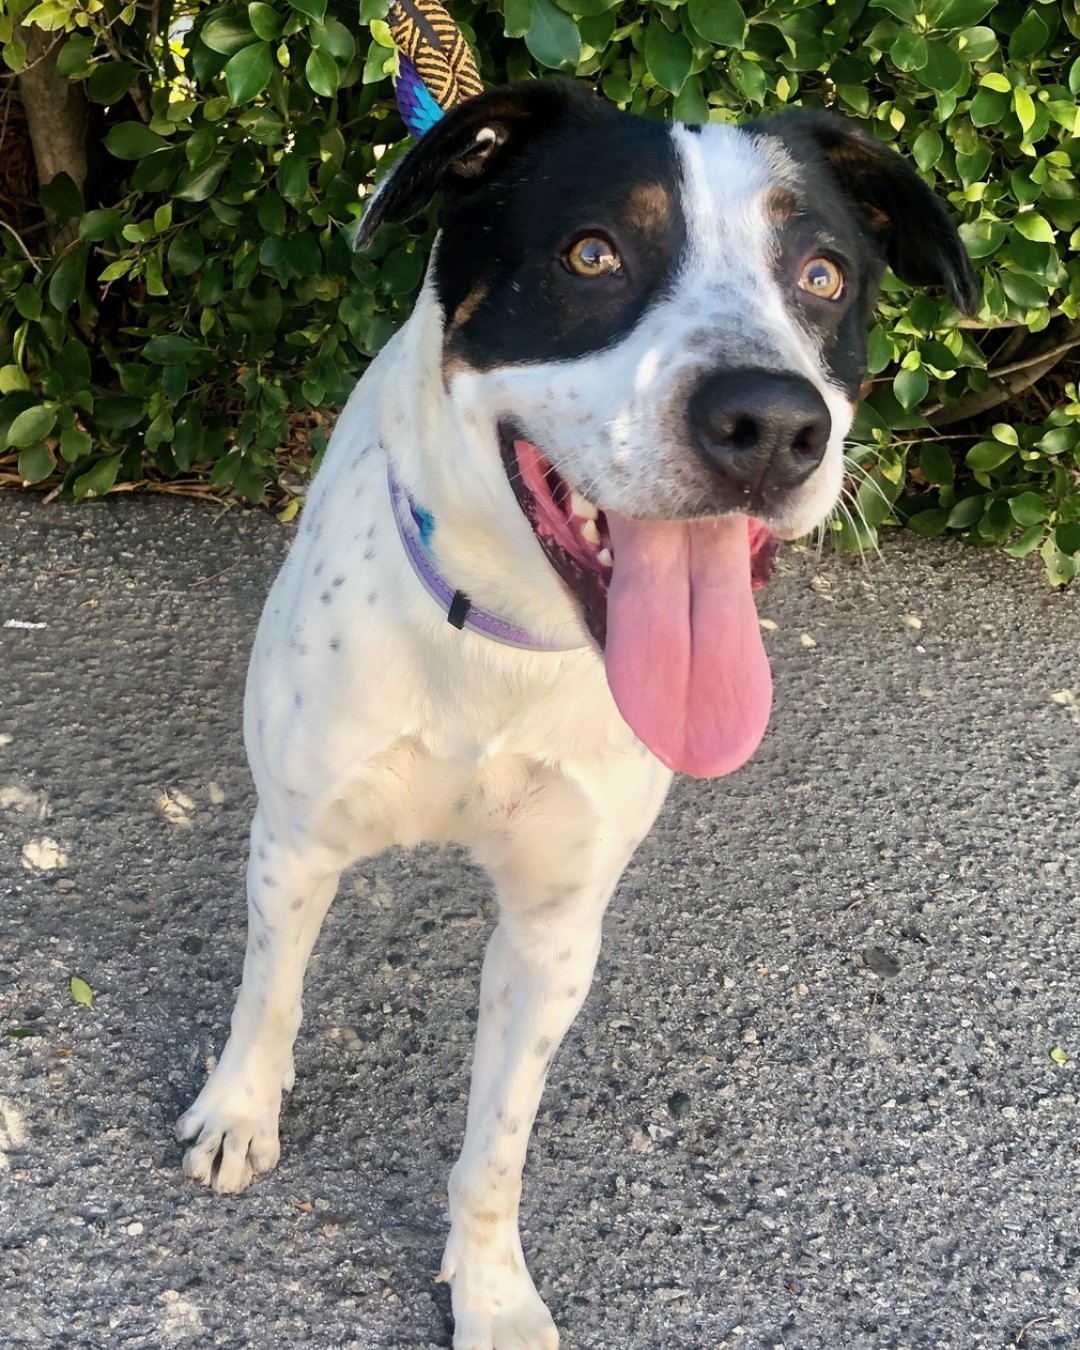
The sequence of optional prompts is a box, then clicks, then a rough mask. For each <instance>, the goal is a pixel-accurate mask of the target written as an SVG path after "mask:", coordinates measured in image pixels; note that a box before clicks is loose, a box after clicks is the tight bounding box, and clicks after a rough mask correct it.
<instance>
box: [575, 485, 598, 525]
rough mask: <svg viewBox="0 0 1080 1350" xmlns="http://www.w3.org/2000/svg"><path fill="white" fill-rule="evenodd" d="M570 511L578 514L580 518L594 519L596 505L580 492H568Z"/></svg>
mask: <svg viewBox="0 0 1080 1350" xmlns="http://www.w3.org/2000/svg"><path fill="white" fill-rule="evenodd" d="M570 512H571V514H572V515H575V516H580V517H581V519H582V520H595V519H596V507H595V506H593V504H592V502H591V501H589V499H588V498H587V497H583V496H582V495H581V493H580V492H573V491H572V492H571V493H570Z"/></svg>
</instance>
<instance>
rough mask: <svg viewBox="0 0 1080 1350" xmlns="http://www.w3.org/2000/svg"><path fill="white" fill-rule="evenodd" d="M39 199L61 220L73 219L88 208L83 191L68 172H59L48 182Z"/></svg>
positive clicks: (39, 194) (47, 209) (46, 208)
mask: <svg viewBox="0 0 1080 1350" xmlns="http://www.w3.org/2000/svg"><path fill="white" fill-rule="evenodd" d="M38 200H39V201H40V202H41V204H42V206H43V207H44V208H45V210H46V211H49V212H51V213H52V214H53V215H54V216H57V217H58V218H59V219H60V220H71V219H72V218H73V217H75V216H81V215H82V213H83V212H84V211H85V210H86V207H85V206H84V204H83V197H82V193H81V192H80V191H79V189H78V187H77V186H76V185H75V181H74V179H73V178H72V177H71V175H70V174H66V173H58V174H57V175H56V177H55V178H53V179H51V180H50V181H49V182H48V183H46V184H45V185H44V187H42V189H41V191H40V192H39V193H38Z"/></svg>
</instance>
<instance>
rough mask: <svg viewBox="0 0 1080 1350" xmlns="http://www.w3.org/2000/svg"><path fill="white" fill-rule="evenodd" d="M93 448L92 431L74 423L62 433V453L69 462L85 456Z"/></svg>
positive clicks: (72, 462) (71, 462)
mask: <svg viewBox="0 0 1080 1350" xmlns="http://www.w3.org/2000/svg"><path fill="white" fill-rule="evenodd" d="M93 448H94V442H93V441H92V440H91V438H90V433H89V432H87V431H83V430H82V428H81V427H77V426H75V424H74V423H72V425H71V426H70V427H65V428H64V430H63V431H62V432H61V433H60V453H61V454H62V455H63V457H64V458H65V459H66V460H67V462H68V463H69V464H74V463H75V462H76V461H77V460H80V459H83V458H85V457H86V456H87V455H88V454H89V453H90V451H91V450H92V449H93Z"/></svg>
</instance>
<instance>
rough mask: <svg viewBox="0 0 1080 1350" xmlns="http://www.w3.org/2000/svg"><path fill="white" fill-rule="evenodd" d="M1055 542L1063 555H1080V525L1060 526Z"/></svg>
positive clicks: (1072, 523) (1056, 531) (1055, 534)
mask: <svg viewBox="0 0 1080 1350" xmlns="http://www.w3.org/2000/svg"><path fill="white" fill-rule="evenodd" d="M1054 540H1055V542H1056V544H1057V546H1058V548H1059V549H1061V551H1062V553H1069V554H1072V553H1080V524H1077V523H1075V522H1070V523H1069V524H1067V525H1059V526H1058V527H1057V529H1056V530H1055V531H1054Z"/></svg>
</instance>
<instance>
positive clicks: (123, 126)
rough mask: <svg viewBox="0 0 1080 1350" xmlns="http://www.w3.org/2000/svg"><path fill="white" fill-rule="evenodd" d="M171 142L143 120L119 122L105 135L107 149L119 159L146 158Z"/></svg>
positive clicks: (163, 148) (165, 147)
mask: <svg viewBox="0 0 1080 1350" xmlns="http://www.w3.org/2000/svg"><path fill="white" fill-rule="evenodd" d="M168 145H169V142H168V141H167V140H166V139H165V138H164V136H159V135H158V134H157V132H156V131H151V130H150V128H149V127H147V126H144V125H143V124H142V122H118V123H117V124H116V126H114V127H113V128H112V129H111V131H110V132H109V134H108V135H107V136H106V137H105V149H106V150H108V152H109V154H110V155H115V157H116V158H117V159H144V158H145V157H146V156H147V155H152V154H153V153H154V152H155V151H156V150H165V149H167V148H168Z"/></svg>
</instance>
